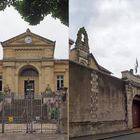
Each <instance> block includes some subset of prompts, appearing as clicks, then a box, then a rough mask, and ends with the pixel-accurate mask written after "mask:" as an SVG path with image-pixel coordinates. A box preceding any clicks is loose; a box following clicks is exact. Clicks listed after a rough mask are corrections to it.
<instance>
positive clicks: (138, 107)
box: [132, 100, 140, 128]
mask: <svg viewBox="0 0 140 140" xmlns="http://www.w3.org/2000/svg"><path fill="white" fill-rule="evenodd" d="M132 115H133V116H132V117H133V128H137V127H140V101H138V100H134V101H133V106H132Z"/></svg>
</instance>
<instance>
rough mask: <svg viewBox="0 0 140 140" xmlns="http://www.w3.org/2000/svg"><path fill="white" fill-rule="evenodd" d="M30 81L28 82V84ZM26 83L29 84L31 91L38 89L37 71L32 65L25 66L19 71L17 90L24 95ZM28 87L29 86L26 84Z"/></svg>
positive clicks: (34, 91) (36, 91) (35, 91)
mask: <svg viewBox="0 0 140 140" xmlns="http://www.w3.org/2000/svg"><path fill="white" fill-rule="evenodd" d="M29 83H30V84H29ZM27 84H28V85H30V90H31V91H32V92H33V93H38V91H39V73H38V71H37V69H36V68H35V67H33V66H25V67H23V68H21V70H20V71H19V86H18V92H19V94H20V95H24V94H25V93H26V92H27V90H28V89H27ZM28 88H29V86H28Z"/></svg>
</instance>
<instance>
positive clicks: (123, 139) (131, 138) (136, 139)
mask: <svg viewBox="0 0 140 140" xmlns="http://www.w3.org/2000/svg"><path fill="white" fill-rule="evenodd" d="M107 137H111V138H107ZM70 140H140V132H139V133H138V132H137V133H131V134H125V135H121V136H119V135H118V136H107V135H106V136H105V137H104V138H103V137H102V136H101V137H99V136H98V137H96V136H85V137H79V138H70Z"/></svg>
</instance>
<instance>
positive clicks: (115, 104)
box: [69, 62, 127, 137]
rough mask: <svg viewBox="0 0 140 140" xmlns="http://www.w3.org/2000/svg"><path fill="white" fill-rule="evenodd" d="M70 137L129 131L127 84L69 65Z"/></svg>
mask: <svg viewBox="0 0 140 140" xmlns="http://www.w3.org/2000/svg"><path fill="white" fill-rule="evenodd" d="M69 87H70V89H69V92H70V98H69V103H70V108H69V113H70V117H69V121H70V128H69V130H70V137H74V136H82V135H91V134H99V133H109V132H112V131H120V130H125V129H127V122H126V115H127V114H126V108H127V107H126V96H125V85H124V82H123V81H122V80H120V79H118V78H115V77H113V76H110V75H106V74H103V73H101V72H98V71H96V70H93V69H90V68H87V67H85V66H82V65H80V64H77V63H74V62H70V86H69Z"/></svg>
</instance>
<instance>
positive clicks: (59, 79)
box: [57, 75, 64, 90]
mask: <svg viewBox="0 0 140 140" xmlns="http://www.w3.org/2000/svg"><path fill="white" fill-rule="evenodd" d="M63 87H64V76H63V75H57V90H60V89H62V88H63Z"/></svg>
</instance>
